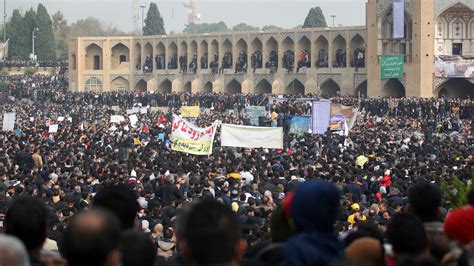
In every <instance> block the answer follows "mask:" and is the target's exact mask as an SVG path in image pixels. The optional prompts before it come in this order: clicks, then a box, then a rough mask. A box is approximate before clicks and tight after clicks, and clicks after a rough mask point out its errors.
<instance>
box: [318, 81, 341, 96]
mask: <svg viewBox="0 0 474 266" xmlns="http://www.w3.org/2000/svg"><path fill="white" fill-rule="evenodd" d="M320 89H321V96H322V97H324V98H332V97H336V96H338V95H339V93H340V92H341V88H339V85H337V83H336V82H335V81H334V80H332V79H327V80H326V81H324V82H323V83H322V84H321V86H320Z"/></svg>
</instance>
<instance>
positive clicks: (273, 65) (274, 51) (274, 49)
mask: <svg viewBox="0 0 474 266" xmlns="http://www.w3.org/2000/svg"><path fill="white" fill-rule="evenodd" d="M265 50H267V53H268V54H266V55H265V56H266V60H265V68H269V69H270V73H273V72H275V71H276V70H277V68H278V42H277V41H276V40H275V38H273V37H270V39H268V40H267V43H266V44H265Z"/></svg>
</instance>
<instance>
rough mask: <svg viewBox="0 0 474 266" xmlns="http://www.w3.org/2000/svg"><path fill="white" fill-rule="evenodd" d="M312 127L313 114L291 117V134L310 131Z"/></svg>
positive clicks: (298, 134)
mask: <svg viewBox="0 0 474 266" xmlns="http://www.w3.org/2000/svg"><path fill="white" fill-rule="evenodd" d="M310 129H311V116H294V117H292V118H291V125H290V134H295V135H297V136H301V135H304V134H305V133H308V132H309V131H310Z"/></svg>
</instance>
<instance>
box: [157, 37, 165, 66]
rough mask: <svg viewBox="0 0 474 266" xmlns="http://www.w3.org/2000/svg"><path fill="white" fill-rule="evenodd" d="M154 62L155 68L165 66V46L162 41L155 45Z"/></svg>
mask: <svg viewBox="0 0 474 266" xmlns="http://www.w3.org/2000/svg"><path fill="white" fill-rule="evenodd" d="M155 63H156V69H165V68H166V47H165V45H164V44H163V43H162V42H159V43H158V44H157V45H156V56H155Z"/></svg>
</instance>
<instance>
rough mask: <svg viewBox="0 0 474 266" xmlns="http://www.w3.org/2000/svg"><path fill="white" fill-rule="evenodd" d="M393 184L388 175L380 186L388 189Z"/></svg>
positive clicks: (381, 181)
mask: <svg viewBox="0 0 474 266" xmlns="http://www.w3.org/2000/svg"><path fill="white" fill-rule="evenodd" d="M391 184H392V179H391V178H390V176H388V175H385V176H383V178H382V180H380V186H381V187H384V188H387V187H389V186H390V185H391Z"/></svg>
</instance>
